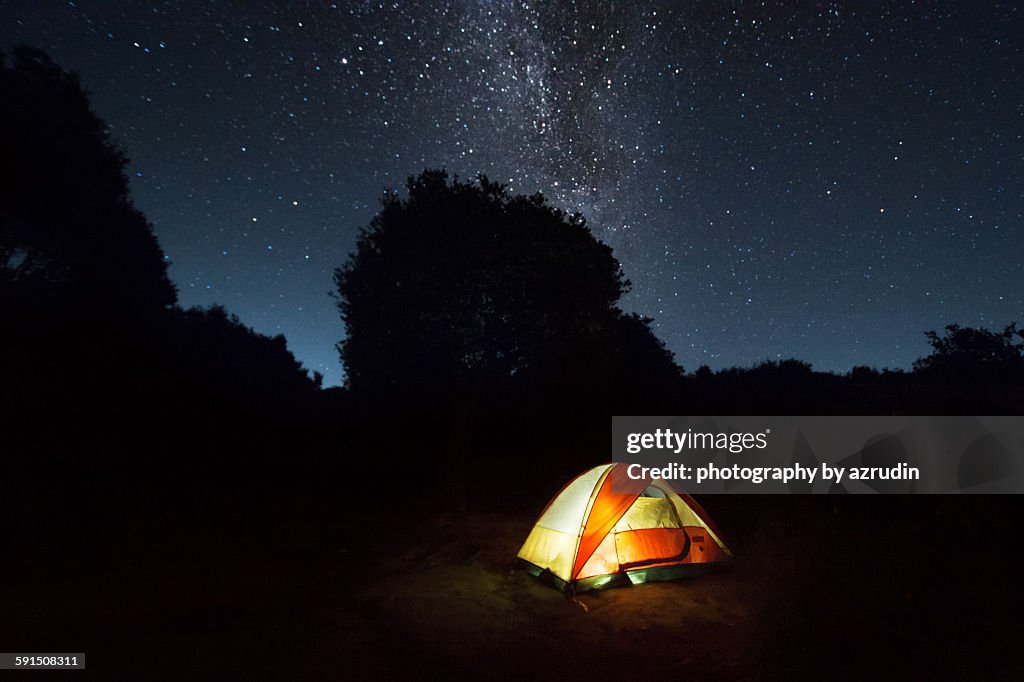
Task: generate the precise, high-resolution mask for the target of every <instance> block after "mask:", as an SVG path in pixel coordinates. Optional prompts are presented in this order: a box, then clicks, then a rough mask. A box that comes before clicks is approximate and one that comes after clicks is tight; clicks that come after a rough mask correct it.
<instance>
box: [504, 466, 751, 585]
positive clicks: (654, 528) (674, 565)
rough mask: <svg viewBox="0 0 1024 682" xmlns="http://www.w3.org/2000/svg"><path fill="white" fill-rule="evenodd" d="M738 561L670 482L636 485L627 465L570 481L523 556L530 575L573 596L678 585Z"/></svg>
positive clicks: (595, 470)
mask: <svg viewBox="0 0 1024 682" xmlns="http://www.w3.org/2000/svg"><path fill="white" fill-rule="evenodd" d="M731 559H732V552H730V551H729V549H728V548H727V547H726V546H725V543H723V542H722V539H721V536H720V534H719V532H718V530H717V529H716V528H715V525H714V524H713V523H712V522H711V519H710V518H709V517H708V515H707V513H706V512H705V511H704V510H703V509H701V507H700V505H698V504H697V503H696V502H695V501H694V500H693V498H691V497H690V496H689V495H686V494H682V493H679V492H677V491H676V490H675V489H674V488H673V487H672V486H671V485H670V484H669V482H668V481H663V480H651V479H641V480H632V479H630V478H629V477H628V476H627V465H626V464H623V463H616V464H602V465H601V466H599V467H595V468H593V469H591V470H590V471H587V472H585V473H582V474H580V475H579V476H577V477H576V478H574V479H573V480H572V481H570V482H569V484H568V485H566V486H565V487H564V488H562V490H561V491H560V492H559V493H558V494H557V495H555V497H554V498H553V499H552V500H551V501H550V502H549V503H548V506H547V507H546V508H545V509H544V511H543V512H542V513H541V515H540V518H538V519H537V522H536V523H535V524H534V526H533V530H531V531H530V535H529V537H527V538H526V542H525V543H524V544H523V547H522V549H520V550H519V560H520V562H521V563H522V565H523V566H524V567H525V568H526V570H527V571H528V572H530V573H532V574H533V575H536V576H542V575H543V576H547V577H549V578H551V579H553V581H554V583H555V584H556V586H557V587H559V588H560V589H562V590H566V591H573V592H582V591H584V590H590V589H600V588H605V587H611V586H613V585H624V584H629V583H634V584H635V583H642V582H648V581H652V580H673V579H675V578H679V577H682V576H684V575H687V574H692V573H694V572H699V571H700V570H701V569H703V568H706V567H707V566H708V565H709V564H716V563H721V562H725V561H730V560H731Z"/></svg>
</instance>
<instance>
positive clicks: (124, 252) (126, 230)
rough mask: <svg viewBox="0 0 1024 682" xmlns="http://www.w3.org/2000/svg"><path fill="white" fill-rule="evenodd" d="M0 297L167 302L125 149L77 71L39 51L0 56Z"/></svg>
mask: <svg viewBox="0 0 1024 682" xmlns="http://www.w3.org/2000/svg"><path fill="white" fill-rule="evenodd" d="M0 61H2V64H0V103H2V104H0V159H2V163H0V296H2V297H3V300H4V301H5V303H6V304H7V305H11V306H15V305H19V306H22V307H31V306H37V305H39V304H44V305H45V306H46V307H47V308H48V309H49V310H50V312H51V313H53V312H55V311H57V310H82V309H90V310H93V309H96V308H104V309H106V310H116V311H119V312H121V313H127V314H136V313H138V312H140V311H152V310H154V309H161V308H165V307H167V306H170V305H172V304H173V303H174V302H175V300H176V294H175V290H174V287H173V286H172V285H171V282H170V280H169V279H168V277H167V265H166V262H165V260H164V257H163V253H162V251H161V250H160V246H159V244H157V241H156V238H155V236H154V235H153V231H152V229H151V227H150V225H149V223H148V222H147V221H146V219H145V217H144V216H143V215H142V214H141V213H140V212H139V211H138V210H136V209H135V207H134V206H133V205H132V203H131V200H130V198H129V196H128V183H127V180H126V178H125V174H124V168H125V165H126V163H127V160H126V158H125V156H124V155H123V154H122V153H121V152H120V150H118V149H117V147H116V146H115V145H114V144H113V142H112V141H111V139H110V136H109V135H108V133H107V130H106V126H105V125H104V123H103V121H101V120H100V119H99V118H98V117H97V116H96V115H95V114H94V113H93V112H92V110H91V109H90V107H89V101H88V96H87V94H86V92H85V91H84V90H83V89H82V87H81V85H80V84H79V82H78V78H77V76H75V75H74V74H72V73H69V72H67V71H64V70H62V69H61V68H60V67H58V66H57V65H56V64H54V63H53V62H52V61H51V60H50V58H49V57H48V56H46V55H45V54H44V53H42V52H40V51H38V50H33V49H29V48H18V49H17V50H15V52H14V55H13V57H12V58H10V59H8V58H6V57H5V56H3V55H0Z"/></svg>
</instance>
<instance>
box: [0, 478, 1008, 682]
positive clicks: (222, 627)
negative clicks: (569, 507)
mask: <svg viewBox="0 0 1024 682" xmlns="http://www.w3.org/2000/svg"><path fill="white" fill-rule="evenodd" d="M869 499H874V500H875V504H874V507H872V506H870V505H871V503H870V502H864V501H851V500H844V501H840V502H830V501H822V500H796V501H791V500H786V501H780V498H773V499H769V498H736V499H726V498H721V499H720V500H715V501H714V502H715V504H710V503H706V504H705V506H706V507H708V508H709V512H711V513H712V515H713V516H715V517H716V520H717V521H718V523H719V526H721V527H722V530H723V534H724V535H725V538H726V540H727V542H729V544H730V546H731V547H732V549H733V550H734V551H735V553H736V556H737V560H736V562H735V563H734V565H733V566H731V567H730V568H729V569H728V570H724V571H720V572H716V573H713V574H710V575H704V576H701V577H696V578H691V579H686V580H681V581H675V582H666V583H652V584H646V585H640V586H635V587H628V588H618V589H610V590H606V591H603V592H591V593H585V594H582V595H579V596H578V598H577V599H576V600H572V599H569V598H567V597H565V596H563V595H562V594H561V593H559V592H557V591H555V590H554V589H552V588H550V587H548V586H546V585H544V584H541V583H540V582H538V581H537V580H535V579H534V578H532V577H530V576H528V575H526V574H525V573H523V572H522V571H518V570H515V569H514V567H513V560H514V557H515V554H516V552H517V550H518V548H519V545H520V544H521V542H522V541H523V539H524V538H525V537H526V534H527V532H528V530H529V528H530V524H531V523H532V521H533V518H532V513H531V514H529V515H526V514H515V515H512V514H485V513H473V514H468V515H464V516H459V517H457V518H454V517H450V516H449V517H445V516H438V515H434V516H424V517H421V518H420V517H417V518H415V520H414V521H413V522H411V523H410V520H409V519H408V518H406V519H401V520H392V521H386V522H379V523H377V524H376V525H374V526H373V527H368V526H362V527H355V525H353V527H351V528H348V527H346V526H345V524H342V527H341V528H340V529H338V531H339V532H337V533H335V534H332V536H331V537H332V540H331V541H329V542H325V541H323V537H320V538H318V542H317V543H316V549H315V550H308V549H303V548H308V546H309V544H310V543H311V542H312V540H311V538H310V537H309V536H308V531H305V530H304V529H302V528H298V527H289V526H288V524H283V525H282V526H281V527H278V528H276V529H274V530H273V531H272V533H271V534H272V537H268V538H267V541H266V542H267V545H266V546H273V547H275V548H277V547H281V548H282V549H281V551H280V552H278V553H267V552H259V551H254V550H253V548H252V545H248V546H247V545H245V544H244V543H243V544H237V545H235V544H233V543H230V542H226V540H225V536H223V535H222V534H220V533H218V532H213V531H211V532H209V533H208V534H205V535H203V534H198V535H190V536H185V535H174V534H168V535H167V536H166V537H165V538H164V540H163V544H162V550H161V551H162V554H159V556H160V557H161V558H160V560H159V561H156V560H153V558H152V557H149V558H143V559H133V560H124V561H118V562H116V567H117V568H116V570H96V571H91V572H85V573H71V574H68V575H67V576H66V577H64V578H57V579H49V578H47V579H43V578H40V579H38V580H28V581H20V582H11V581H7V583H6V584H5V585H4V587H3V589H2V591H0V599H2V603H3V613H4V616H3V618H2V621H3V623H2V624H0V641H3V642H4V644H5V646H4V647H3V648H4V649H5V650H7V651H15V650H23V651H53V650H58V649H61V648H62V647H63V648H64V649H61V650H68V649H67V647H68V645H69V644H70V645H71V647H72V649H73V650H75V651H85V652H86V654H87V661H88V664H87V666H88V668H87V672H86V676H88V677H95V678H96V679H290V680H304V679H310V680H318V679H437V678H439V677H441V676H444V677H454V676H462V677H466V678H468V679H496V680H498V679H556V678H557V679H560V680H566V679H582V678H589V677H592V676H602V677H604V676H608V675H609V674H614V675H617V676H627V677H628V678H630V679H632V678H635V677H638V676H640V675H654V676H657V677H663V676H666V675H667V676H670V677H675V676H683V675H686V676H689V677H691V678H695V679H702V680H704V679H706V680H726V679H782V678H793V677H798V678H804V677H810V678H814V679H863V678H864V677H865V676H866V677H869V678H872V679H877V678H890V679H896V678H899V679H906V678H925V679H1020V675H1021V674H1022V673H1024V669H1022V668H1021V666H1020V663H1019V662H1018V660H1017V657H1016V649H1017V645H1016V642H1015V641H1014V639H1015V634H1014V633H1016V632H1017V631H1018V630H1017V628H1016V626H1015V625H1013V623H1014V622H1015V620H1016V617H1017V616H1018V615H1019V607H1020V605H1021V601H1020V596H1021V591H1020V588H1019V587H1017V585H1016V582H1015V580H1014V579H1015V578H1016V575H1017V573H1016V562H1015V561H1014V560H1013V559H1012V555H1011V554H1008V553H1007V552H1005V551H1003V550H1001V548H999V547H998V546H996V545H994V540H995V535H996V534H995V532H994V531H993V532H992V533H991V534H989V533H985V532H978V531H977V530H974V531H971V530H970V529H972V528H974V525H973V524H971V523H965V522H964V521H963V517H964V516H965V515H966V516H967V517H971V516H973V515H975V514H977V513H985V514H1007V513H1011V512H1016V511H1018V509H1017V507H1020V503H1017V502H1014V503H1012V504H1011V503H1009V502H1006V503H984V504H983V503H978V502H975V503H972V504H973V506H967V507H965V506H964V505H965V504H968V503H966V502H957V501H955V500H954V501H953V502H945V501H943V500H939V501H938V502H936V501H935V500H927V501H920V500H918V501H914V502H912V503H906V502H903V503H899V504H902V505H903V507H899V508H897V507H892V505H893V504H894V503H888V504H889V506H890V507H892V508H891V509H885V508H883V509H877V508H875V507H879V506H882V507H885V505H884V504H882V501H881V499H880V498H869ZM907 504H912V505H913V506H911V507H909V508H907V507H906V505H907ZM979 505H981V506H980V507H979ZM986 505H987V506H986ZM715 509H717V511H714V510H715ZM887 518H889V519H890V520H889V521H888V522H887V521H885V519H887ZM893 519H895V520H893ZM730 529H731V530H733V531H734V532H732V533H730ZM262 532H263V531H262V530H261V531H253V536H255V537H257V538H258V537H259V535H260V534H261V533H262ZM968 533H970V536H969V537H968V536H967V534H968ZM972 543H973V545H972ZM257 544H258V542H257ZM175 546H178V547H179V548H181V550H182V551H180V552H178V553H175V552H174V551H173V549H174V547H175ZM289 547H290V548H291V549H288V548H289ZM981 565H984V566H985V568H984V570H982V569H981V568H979V566H981ZM65 674H66V673H65Z"/></svg>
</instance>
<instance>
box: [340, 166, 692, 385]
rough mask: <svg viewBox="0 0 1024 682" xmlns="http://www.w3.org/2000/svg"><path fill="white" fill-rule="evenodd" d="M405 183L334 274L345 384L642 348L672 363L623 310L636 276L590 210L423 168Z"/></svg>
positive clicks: (422, 380) (435, 376) (460, 376)
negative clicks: (593, 223)
mask: <svg viewBox="0 0 1024 682" xmlns="http://www.w3.org/2000/svg"><path fill="white" fill-rule="evenodd" d="M407 187H408V196H407V197H406V198H404V199H403V198H399V197H398V195H397V194H395V193H388V194H386V195H385V197H384V199H383V206H382V208H381V210H380V212H379V213H378V214H377V215H376V216H375V217H374V218H373V220H372V221H371V223H370V225H369V226H368V227H367V228H365V229H363V230H362V231H361V233H360V235H359V239H358V242H357V245H356V250H355V252H354V253H353V254H352V256H351V258H350V259H349V261H348V262H347V263H346V264H345V265H344V266H343V267H341V268H339V269H338V270H337V271H336V273H335V281H336V284H337V287H338V293H339V309H340V311H341V315H342V318H343V319H344V321H345V325H346V328H347V337H346V338H345V340H344V341H343V342H342V343H341V344H340V350H341V355H342V359H343V361H344V363H345V368H346V372H347V377H348V381H349V384H350V386H352V387H362V386H377V387H396V386H405V387H411V386H434V387H438V388H441V387H451V386H465V385H468V384H474V383H480V382H481V381H482V380H485V379H486V380H488V381H498V380H502V379H506V378H510V377H518V376H522V375H524V374H528V373H531V372H537V373H538V374H543V375H544V376H547V377H550V376H551V372H550V370H551V369H552V367H558V366H567V365H569V364H573V363H574V362H578V361H579V360H580V358H581V357H588V358H590V357H594V356H595V354H597V353H598V352H599V351H602V352H603V351H608V350H609V349H615V350H613V351H612V352H614V353H617V352H618V349H625V348H637V347H639V346H644V348H643V352H644V353H646V354H647V355H648V357H649V356H650V355H651V354H652V353H653V355H654V356H656V360H655V361H654V364H657V363H658V362H660V363H662V365H663V366H667V367H671V368H672V369H671V370H670V371H673V372H674V371H677V368H675V365H674V364H673V363H672V361H671V356H670V354H669V353H668V352H667V351H666V350H665V348H664V346H663V344H661V342H660V341H658V340H657V339H656V338H655V337H654V336H653V335H652V334H651V332H650V329H649V327H648V322H647V321H646V320H644V319H642V318H639V317H637V316H629V315H624V314H623V313H622V311H620V310H619V308H618V307H617V306H616V302H617V301H618V299H619V298H620V297H621V296H622V295H623V294H624V293H625V292H626V291H627V290H628V288H629V282H628V281H627V280H626V278H625V276H624V275H623V272H622V268H621V267H620V265H619V262H618V261H617V260H616V259H615V257H614V256H613V255H612V251H611V248H610V247H608V246H607V245H605V244H603V243H601V242H600V241H598V240H597V239H595V238H594V236H593V234H592V233H591V232H590V229H589V228H588V227H587V225H586V222H585V220H584V219H583V218H582V216H580V215H570V214H566V213H565V212H563V211H561V210H559V209H557V208H554V207H552V206H551V205H550V204H548V202H547V200H546V199H545V198H544V197H543V196H542V195H540V194H535V195H533V196H522V195H516V196H513V195H511V194H510V193H509V192H508V191H507V188H506V187H504V186H502V185H501V184H498V183H494V182H491V181H490V180H488V179H487V178H486V177H480V178H479V179H478V181H476V182H465V181H461V180H459V179H458V178H454V179H452V180H449V177H448V175H447V173H445V172H444V171H424V172H423V173H422V174H421V175H419V176H418V177H413V178H410V179H409V181H408V184H407ZM666 363H667V364H666ZM591 369H592V370H593V369H596V368H593V367H592V368H591Z"/></svg>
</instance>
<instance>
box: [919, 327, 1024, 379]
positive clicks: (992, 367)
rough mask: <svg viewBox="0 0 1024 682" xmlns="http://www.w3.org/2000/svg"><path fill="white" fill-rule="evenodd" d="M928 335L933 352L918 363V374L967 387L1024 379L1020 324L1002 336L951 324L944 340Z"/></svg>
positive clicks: (938, 336)
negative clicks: (974, 383)
mask: <svg viewBox="0 0 1024 682" xmlns="http://www.w3.org/2000/svg"><path fill="white" fill-rule="evenodd" d="M925 335H926V336H927V337H928V344H929V345H930V346H931V347H932V352H931V354H930V355H928V356H926V357H923V358H921V359H919V360H917V361H915V362H914V370H915V371H918V372H921V373H923V374H925V375H931V376H935V377H939V378H946V379H951V380H958V381H963V382H966V383H973V382H977V381H978V380H983V381H984V380H989V381H991V380H998V381H1017V380H1019V379H1020V378H1021V377H1024V330H1021V329H1018V328H1017V325H1016V324H1009V325H1007V326H1006V327H1004V328H1003V330H1002V331H1001V332H995V331H991V330H988V329H983V328H974V327H964V326H961V325H959V324H950V325H946V329H945V333H944V334H942V335H941V336H940V335H939V334H938V333H937V332H935V331H930V332H926V333H925Z"/></svg>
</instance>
